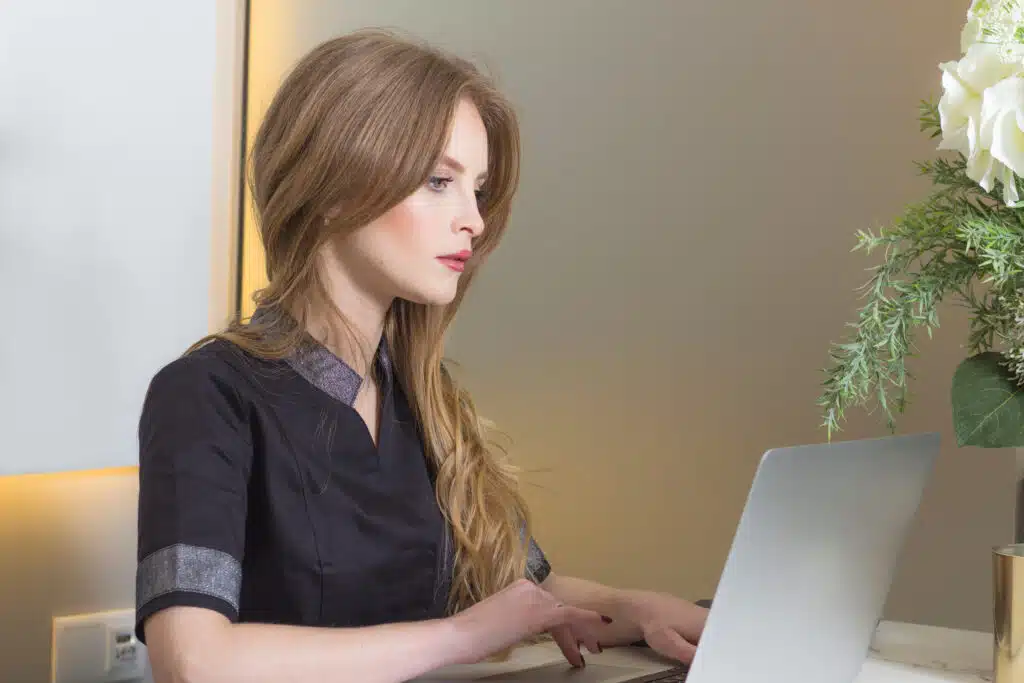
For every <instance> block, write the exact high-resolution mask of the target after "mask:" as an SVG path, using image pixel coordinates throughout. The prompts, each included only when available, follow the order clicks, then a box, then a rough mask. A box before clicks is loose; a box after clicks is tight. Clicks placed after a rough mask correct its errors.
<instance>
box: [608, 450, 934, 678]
mask: <svg viewBox="0 0 1024 683" xmlns="http://www.w3.org/2000/svg"><path fill="white" fill-rule="evenodd" d="M938 455H939V436H938V435H937V434H918V435H911V436H896V437H888V438H881V439H869V440H863V441H846V442H833V443H831V444H828V445H816V446H798V447H794V448H777V449H774V450H770V451H768V452H767V453H765V454H764V456H763V457H762V459H761V463H760V466H759V467H758V469H757V473H756V475H755V477H754V482H753V484H752V486H751V489H750V493H749V496H748V498H747V502H746V506H745V508H744V510H743V515H742V517H741V518H740V522H739V526H738V527H737V530H736V535H735V537H734V539H733V543H732V548H731V550H730V552H729V556H728V558H727V560H726V564H725V568H724V571H723V573H722V576H721V578H720V580H719V584H718V588H717V590H716V592H715V596H714V599H713V601H712V607H711V611H710V613H709V615H708V621H707V624H706V626H705V629H704V634H703V636H702V638H701V641H700V644H699V645H698V647H697V654H696V658H695V659H694V661H693V664H692V665H691V667H690V668H689V671H688V672H687V671H684V670H682V669H676V670H672V671H665V672H662V673H658V674H653V675H645V676H638V677H636V678H633V679H628V680H630V681H634V682H635V683H640V682H641V681H643V682H645V683H646V682H653V681H659V682H661V681H665V682H666V683H668V682H669V681H683V680H685V681H686V683H737V682H738V681H757V682H758V683H792V682H793V681H814V683H852V681H853V680H854V679H855V678H856V677H857V675H858V673H859V672H860V669H861V667H862V665H863V663H864V661H865V659H866V657H867V653H868V647H869V645H870V643H871V638H872V636H873V634H874V631H875V628H876V626H877V623H878V620H879V619H880V617H881V614H882V609H883V607H884V605H885V601H886V597H887V595H888V593H889V587H890V584H891V582H892V577H893V573H894V570H895V568H896V564H897V561H898V560H899V557H900V555H901V554H902V549H903V545H904V540H905V538H906V535H907V531H908V529H909V528H910V525H911V524H912V522H913V520H914V518H915V516H916V513H917V508H918V504H919V503H920V501H921V495H922V493H923V491H924V489H925V486H926V484H927V482H928V480H929V478H930V476H931V472H932V470H933V466H934V464H935V461H936V459H937V457H938ZM619 672H620V676H619V677H616V678H615V680H616V681H623V678H622V677H621V669H620V670H619Z"/></svg>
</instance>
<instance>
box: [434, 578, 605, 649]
mask: <svg viewBox="0 0 1024 683" xmlns="http://www.w3.org/2000/svg"><path fill="white" fill-rule="evenodd" d="M449 620H450V622H451V625H452V626H453V627H454V629H455V632H456V637H457V639H458V640H459V641H460V642H459V645H458V647H459V656H458V659H457V663H460V664H470V663H474V662H479V661H482V660H484V659H486V658H487V657H489V656H491V655H493V654H495V653H498V652H501V651H503V650H506V649H508V648H510V647H513V646H515V645H518V644H519V643H521V642H522V641H524V640H526V639H527V638H530V637H531V636H535V635H538V634H541V633H550V634H551V636H552V637H553V638H554V640H555V642H556V643H558V647H559V648H560V649H561V650H562V654H563V655H565V658H566V660H567V661H568V662H569V663H570V664H572V665H573V666H574V667H582V666H585V662H584V660H583V655H582V654H581V653H580V648H579V646H580V644H583V645H585V646H586V647H587V649H588V650H590V651H591V652H600V650H601V647H600V645H599V644H598V634H599V632H600V630H601V627H602V626H603V625H604V623H606V622H605V621H604V620H603V619H602V617H601V615H600V614H598V613H596V612H590V611H588V610H584V609H579V608H577V607H571V606H569V605H566V604H563V603H561V602H559V601H558V599H557V598H555V596H553V595H552V594H551V593H549V592H548V591H546V590H544V589H543V588H541V587H540V586H538V585H536V584H534V583H533V582H531V581H528V580H527V579H520V580H519V581H517V582H515V583H514V584H512V585H511V586H509V587H508V588H506V589H504V590H502V591H500V592H498V593H496V594H494V595H493V596H491V597H489V598H487V599H485V600H482V601H481V602H479V603H477V604H475V605H473V606H472V607H470V608H468V609H466V610H465V611H463V612H460V613H458V614H456V615H454V616H452V617H449Z"/></svg>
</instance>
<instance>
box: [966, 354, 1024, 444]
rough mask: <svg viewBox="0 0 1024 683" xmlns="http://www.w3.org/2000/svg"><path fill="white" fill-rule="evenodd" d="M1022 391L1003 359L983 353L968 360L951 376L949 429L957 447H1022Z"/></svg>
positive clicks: (1023, 442) (1023, 419) (1023, 393)
mask: <svg viewBox="0 0 1024 683" xmlns="http://www.w3.org/2000/svg"><path fill="white" fill-rule="evenodd" d="M1022 424H1024V387H1021V385H1019V384H1018V383H1017V381H1016V378H1015V377H1014V376H1013V373H1012V372H1010V371H1009V370H1008V369H1007V367H1006V363H1005V362H1004V361H1003V356H1002V354H1000V353H997V352H995V351H986V352H985V353H979V354H978V355H976V356H972V357H971V358H968V359H967V360H965V361H964V362H963V363H961V364H960V367H958V368H957V370H956V372H955V373H954V374H953V427H954V431H955V432H956V440H957V445H960V446H982V447H985V448H1001V447H1005V446H1014V447H1019V446H1024V430H1022V429H1021V425H1022Z"/></svg>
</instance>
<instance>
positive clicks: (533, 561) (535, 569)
mask: <svg viewBox="0 0 1024 683" xmlns="http://www.w3.org/2000/svg"><path fill="white" fill-rule="evenodd" d="M550 573H551V564H550V563H549V562H548V558H546V557H545V556H544V551H543V550H541V548H540V546H539V545H537V541H536V540H534V538H533V537H532V536H531V537H530V545H529V548H528V550H527V554H526V575H527V578H529V579H530V580H531V581H533V582H534V583H537V584H540V583H543V582H544V579H546V578H548V574H550Z"/></svg>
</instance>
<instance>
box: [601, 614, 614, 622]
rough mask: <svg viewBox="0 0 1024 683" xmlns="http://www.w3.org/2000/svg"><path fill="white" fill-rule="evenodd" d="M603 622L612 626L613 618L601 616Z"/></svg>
mask: <svg viewBox="0 0 1024 683" xmlns="http://www.w3.org/2000/svg"><path fill="white" fill-rule="evenodd" d="M601 621H603V622H604V623H606V624H610V623H612V618H611V617H606V616H605V615H603V614H602V615H601Z"/></svg>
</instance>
